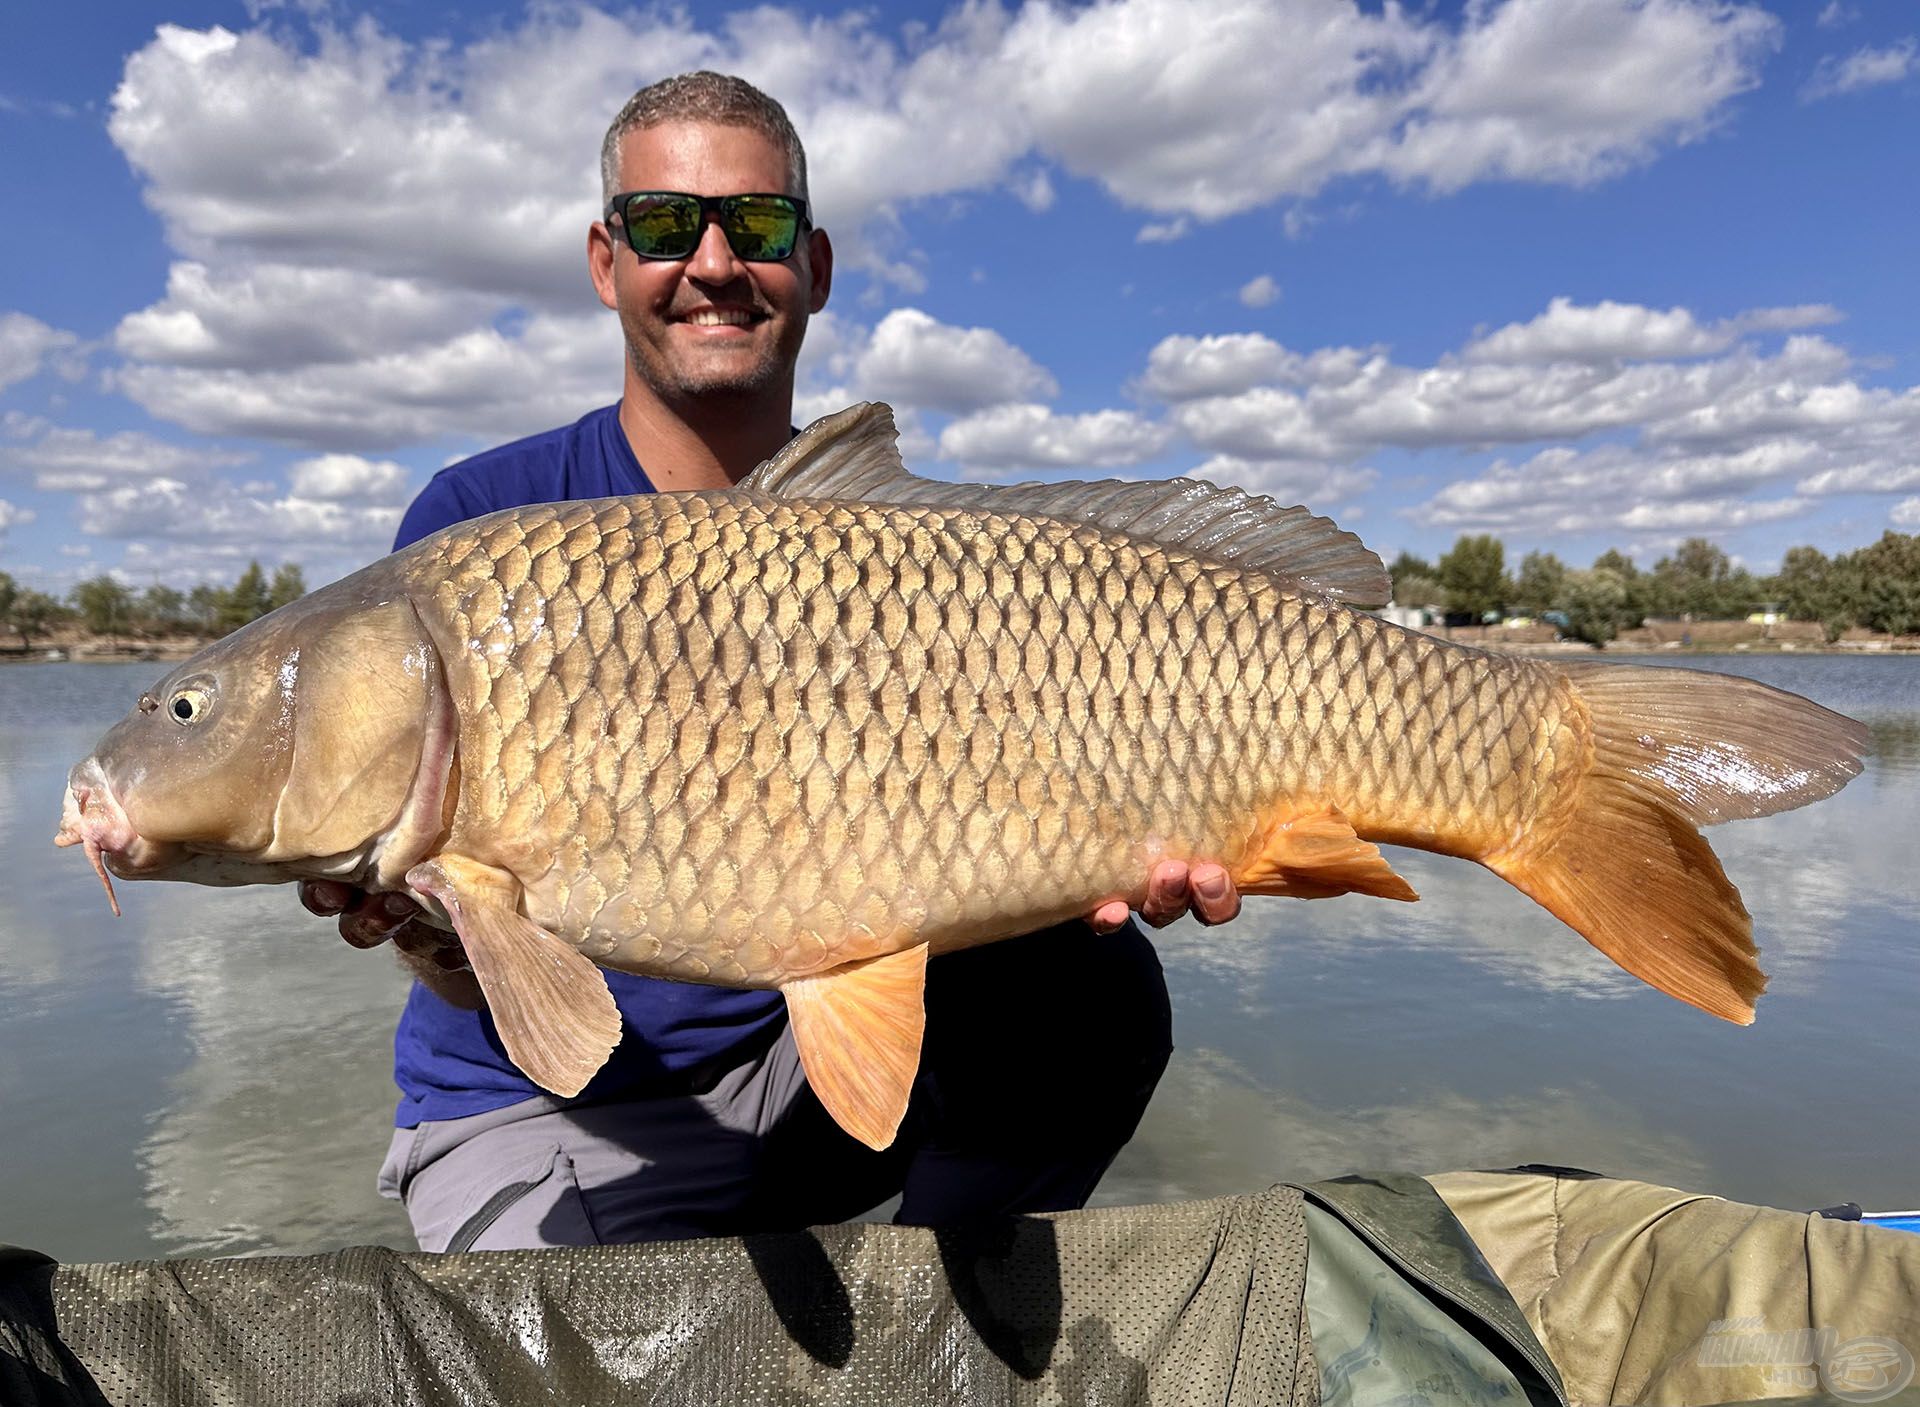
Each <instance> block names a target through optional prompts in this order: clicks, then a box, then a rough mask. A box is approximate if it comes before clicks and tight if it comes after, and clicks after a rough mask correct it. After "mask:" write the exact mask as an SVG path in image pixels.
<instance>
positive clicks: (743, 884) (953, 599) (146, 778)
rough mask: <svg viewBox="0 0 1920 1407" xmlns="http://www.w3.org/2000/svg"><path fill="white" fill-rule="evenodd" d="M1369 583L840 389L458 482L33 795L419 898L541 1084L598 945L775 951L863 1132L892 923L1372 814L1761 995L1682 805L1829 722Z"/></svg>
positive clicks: (1228, 520)
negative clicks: (560, 481)
mask: <svg viewBox="0 0 1920 1407" xmlns="http://www.w3.org/2000/svg"><path fill="white" fill-rule="evenodd" d="M1386 589H1387V582H1386V578H1385V573H1384V572H1383V571H1382V570H1381V567H1380V562H1379V559H1378V558H1377V557H1375V556H1374V555H1373V554H1372V553H1370V552H1368V551H1367V550H1366V549H1365V548H1363V547H1361V546H1360V544H1359V542H1358V541H1357V540H1356V539H1355V538H1353V537H1352V536H1351V535H1350V534H1347V533H1343V532H1341V531H1339V530H1338V529H1336V528H1335V527H1334V526H1333V525H1332V524H1331V523H1329V522H1327V521H1326V520H1325V519H1321V518H1315V517H1313V516H1311V515H1310V514H1308V513H1307V512H1306V511H1305V510H1304V509H1297V508H1280V507H1278V506H1277V505H1275V504H1273V503H1272V502H1271V501H1270V500H1265V499H1255V498H1250V497H1249V496H1247V495H1246V494H1243V493H1241V492H1239V491H1237V490H1231V489H1228V490H1222V489H1216V488H1214V487H1212V486H1211V485H1207V484H1202V483H1198V482H1195V481H1192V480H1175V481H1171V482H1164V483H1145V484H1140V483H1134V484H1127V483H1082V484H1054V485H1039V484H1036V485H1018V486H1011V487H995V486H983V485H978V484H970V485H969V484H944V483H937V482H934V481H930V480H926V479H920V478H916V477H915V476H913V475H910V474H908V473H907V471H906V470H905V469H904V468H903V467H902V466H901V463H900V460H899V456H898V453H897V451H896V449H895V447H894V431H893V420H892V415H891V412H889V411H888V409H887V408H886V407H885V406H864V407H855V408H853V409H851V410H848V411H845V412H842V413H841V414H839V415H835V416H830V417H828V418H826V419H824V420H821V421H819V422H817V423H816V424H814V425H813V426H812V427H810V428H809V429H808V430H807V431H806V432H805V433H804V434H802V435H800V436H799V437H797V438H796V439H795V440H794V441H793V442H792V443H791V444H789V445H788V446H787V447H786V449H784V450H783V451H782V452H781V453H780V454H779V455H778V456H776V457H775V458H774V459H772V460H770V461H768V462H767V463H766V464H764V465H762V466H761V467H760V468H759V469H757V470H755V471H754V473H753V475H752V476H750V477H749V478H748V479H747V480H746V481H745V482H743V483H742V484H741V485H740V486H739V488H737V489H734V490H728V491H723V492H705V493H686V494H660V495H651V496H642V497H634V498H615V499H600V500H593V501H584V502H574V503H559V504H547V505H543V506H539V507H531V508H518V509H512V510H509V511H506V512H501V513H495V514H492V515H490V516H488V517H485V518H479V519H475V520H473V521H471V522H467V523H461V524H458V525H456V526H454V527H451V528H448V529H446V530H444V531H442V532H439V533H436V534H435V535H434V536H432V537H430V538H426V539H424V540H423V541H421V542H419V543H416V544H414V545H413V546H411V547H409V548H407V549H406V550H405V551H402V552H398V553H395V554H394V555H393V556H390V557H387V558H385V559H383V560H381V561H379V562H376V563H374V564H373V565H371V566H369V567H367V568H365V569H364V570H362V571H360V572H357V573H355V574H354V575H352V576H350V577H347V578H345V579H343V580H341V581H338V582H335V583H334V584H333V585H331V586H328V587H326V588H324V589H322V590H319V591H316V592H314V593H313V594H312V595H310V596H307V597H305V598H304V599H302V600H300V601H298V602H296V603H294V604H293V605H290V606H287V607H284V608H282V609H281V610H278V611H275V612H274V613H272V614H271V615H268V616H265V617H263V618H262V619H260V620H258V621H256V622H254V623H253V624H252V625H250V626H248V627H246V628H245V629H244V630H241V631H238V632H237V633H235V634H233V635H231V636H228V637H227V638H226V639H224V640H222V641H220V642H218V643H217V644H215V645H213V646H211V647H209V648H208V649H206V650H205V651H203V652H201V653H200V654H199V655H197V656H196V657H194V658H193V659H191V660H189V661H187V662H186V663H185V664H182V665H181V666H180V667H179V668H177V669H175V670H174V671H173V672H172V673H171V674H169V675H168V676H167V677H166V678H165V679H163V680H161V681H160V683H159V684H157V685H156V686H155V687H154V688H153V689H152V690H151V691H149V692H147V693H145V694H142V695H141V696H140V700H139V702H138V704H137V705H136V707H135V708H134V710H133V712H132V713H131V714H129V715H128V717H127V718H126V719H125V720H124V721H122V722H121V723H119V724H118V725H117V726H115V727H114V729H113V730H112V731H111V732H109V733H108V734H107V736H106V737H105V739H104V740H102V742H101V743H100V746H99V747H98V748H97V749H96V750H95V752H94V753H93V755H92V756H91V757H89V758H87V759H86V760H85V761H84V762H82V763H80V764H79V765H78V766H77V767H75V768H74V769H73V773H72V776H71V779H70V790H69V794H68V796H67V800H66V809H65V815H64V817H63V819H62V823H61V828H60V834H59V837H58V839H59V842H60V843H61V844H65V845H72V844H81V845H84V846H85V847H86V849H87V851H88V853H89V855H90V857H92V858H93V860H94V863H95V865H96V867H99V865H100V864H101V859H102V857H103V856H104V860H105V865H106V867H107V868H109V869H111V870H112V872H113V873H114V874H117V875H120V876H122V877H124V878H127V879H149V878H154V879H184V880H193V881H197V882H200V883H206V884H245V883H253V882H272V881H284V880H290V879H294V878H297V877H303V876H307V877H319V876H325V877H331V878H335V879H342V880H347V881H351V882H353V883H355V884H359V885H363V886H365V887H367V888H370V889H374V890H404V891H408V892H410V893H412V894H414V895H416V896H418V897H420V898H421V899H422V900H423V901H424V902H425V903H426V904H427V905H428V907H429V909H430V911H431V912H432V914H433V915H434V916H435V917H436V918H437V919H439V920H440V921H443V922H445V923H447V924H449V925H450V926H451V927H452V928H453V929H454V930H455V931H456V932H457V933H458V935H459V937H460V940H461V942H462V945H463V946H464V948H465V950H466V953H467V957H468V960H469V961H470V962H471V964H472V966H473V970H474V972H475V974H476V975H477V977H478V979H479V982H480V985H481V988H482V990H483V991H484V993H485V995H486V998H487V1001H488V1004H489V1006H490V1007H491V1009H492V1012H493V1016H494V1019H495V1022H496V1024H497V1026H498V1028H499V1031H500V1036H501V1039H502V1041H503V1042H504V1044H505V1045H506V1048H507V1050H508V1052H509V1053H510V1054H511V1055H512V1056H513V1058H514V1060H515V1061H516V1062H517V1063H518V1064H519V1065H520V1067H521V1068H522V1069H523V1070H524V1071H525V1072H526V1073H527V1074H528V1075H529V1076H531V1077H532V1078H533V1079H535V1080H536V1081H538V1082H539V1083H540V1084H542V1085H543V1086H545V1087H546V1088H548V1089H551V1090H554V1091H556V1092H558V1093H561V1094H572V1093H575V1092H577V1091H578V1090H579V1089H580V1088H581V1086H583V1085H584V1084H585V1083H586V1081H587V1079H588V1078H589V1077H590V1076H591V1075H592V1074H593V1072H594V1071H595V1070H596V1069H598V1068H599V1066H600V1064H601V1063H602V1062H603V1061H604V1060H605V1059H606V1056H607V1054H608V1052H609V1051H610V1050H611V1049H612V1047H613V1044H614V1042H615V1041H617V1040H618V1038H619V1034H620V1026H619V1020H618V1016H617V1014H616V1011H615V1008H614V1005H613V1002H612V999H611V997H610V996H609V995H608V992H607V989H606V984H605V982H604V981H603V980H602V978H601V976H600V973H599V969H598V967H596V965H595V964H599V965H601V966H605V967H612V968H618V969H620V970H622V971H627V972H637V973H645V974H649V975H652V976H658V977H667V978H674V979H678V980H682V981H689V982H712V983H719V984H722V985H727V986H736V987H772V988H778V989H779V990H780V991H782V992H783V993H784V994H785V996H786V1000H787V1008H788V1011H789V1013H790V1014H791V1018H792V1023H793V1031H794V1037H795V1040H796V1042H797V1043H798V1046H799V1051H800V1056H801V1060H802V1062H803V1064H804V1067H805V1069H806V1073H807V1078H808V1081H809V1083H810V1084H811V1085H812V1086H813V1088H814V1090H815V1092H816V1093H818V1095H819V1096H820V1098H821V1100H822V1101H823V1102H824V1103H825V1105H826V1106H827V1108H828V1109H829V1110H830V1111H831V1112H832V1113H833V1115H834V1117H835V1118H836V1119H838V1120H839V1121H840V1123H841V1124H842V1126H843V1127H845V1128H846V1129H847V1130H848V1131H849V1132H851V1133H853V1134H854V1135H855V1136H856V1137H858V1138H860V1139H862V1140H863V1141H865V1142H867V1143H868V1144H871V1145H872V1146H874V1147H884V1146H886V1144H888V1143H889V1142H890V1141H891V1140H892V1138H893V1135H894V1132H895V1129H896V1128H897V1126H898V1124H899V1121H900V1117H901V1114H902V1112H903V1110H904V1109H905V1106H906V1101H907V1094H908V1090H909V1086H910V1085H911V1083H912V1080H913V1076H914V1071H915V1067H916V1065H917V1063H918V1059H919V1047H920V1038H921V1031H922V1026H923V1015H922V1000H921V994H922V986H923V982H924V979H925V974H926V964H927V958H928V956H929V954H937V953H940V952H942V951H945V950H948V949H953V948H963V947H968V946H971V945H974V944H979V943H986V942H991V941H993V940H995V939H999V938H1005V937H1009V936H1012V935H1014V934H1019V933H1026V932H1030V931H1033V930H1035V929H1039V928H1042V927H1045V926H1047V925H1049V924H1052V923H1056V922H1059V921H1061V920H1064V919H1067V918H1070V917H1073V916H1076V915H1081V914H1085V913H1089V912H1091V911H1092V909H1093V908H1094V906H1095V905H1096V903H1097V902H1098V901H1099V900H1101V899H1103V898H1107V897H1109V896H1112V895H1116V894H1123V895H1124V894H1131V895H1134V896H1135V897H1136V898H1137V897H1138V896H1139V894H1140V891H1141V888H1142V885H1143V883H1144V880H1145V876H1146V874H1147V872H1148V869H1149V867H1150V865H1151V863H1152V862H1153V861H1154V860H1155V859H1156V858H1158V857H1160V856H1174V857H1180V858H1191V859H1198V858H1208V857H1211V858H1217V859H1219V860H1220V861H1222V862H1223V863H1225V864H1226V865H1227V867H1228V868H1229V870H1230V871H1231V873H1232V874H1233V877H1234V880H1235V882H1236V883H1237V884H1238V885H1239V887H1240V889H1241V890H1242V891H1243V892H1245V893H1250V894H1287V895H1296V896H1300V897H1304V898H1319V897H1324V896H1327V895H1333V894H1341V893H1347V892H1351V891H1357V892H1360V893H1365V894H1375V895H1380V896H1383V897H1386V898H1394V899H1412V898H1414V897H1415V896H1414V893H1413V891H1412V890H1411V889H1410V888H1409V887H1408V886H1407V884H1406V883H1405V881H1403V880H1402V879H1401V878H1400V877H1399V876H1398V875H1397V874H1395V873H1394V872H1393V870H1392V869H1391V868H1390V867H1389V865H1388V862H1387V860H1386V859H1385V857H1383V856H1382V855H1381V853H1380V851H1379V850H1378V849H1376V848H1375V844H1376V843H1377V842H1390V843H1393V844H1397V845H1410V846H1415V847H1417V848H1420V849H1423V850H1433V851H1438V852H1440V853H1443V854H1448V855H1457V856H1460V857H1462V858H1465V859H1470V860H1477V861H1479V862H1480V863H1481V864H1483V865H1485V866H1487V867H1488V868H1489V869H1491V870H1493V871H1494V872H1495V873H1497V874H1499V875H1501V876H1503V877H1504V878H1506V879H1507V880H1509V881H1510V882H1511V883H1513V884H1514V885H1516V886H1518V887H1519V888H1520V889H1522V890H1523V891H1525V892H1526V893H1527V894H1529V895H1531V896H1533V898H1535V899H1537V900H1538V901H1539V902H1540V903H1541V904H1543V905H1545V906H1546V907H1547V908H1548V909H1549V910H1551V911H1552V912H1553V913H1554V914H1556V915H1558V916H1559V917H1560V918H1562V919H1564V920H1565V921H1566V922H1567V923H1568V924H1570V925H1572V926H1573V927H1574V928H1575V929H1577V930H1578V931H1579V932H1580V933H1582V934H1583V935H1584V936H1585V937H1586V938H1587V939H1588V940H1589V941H1591V942H1592V943H1593V944H1594V945H1595V946H1597V947H1598V948H1599V949H1600V950H1601V951H1602V952H1604V953H1606V954H1607V955H1608V956H1609V957H1611V958H1613V959H1614V960H1615V961H1616V962H1618V963H1619V964H1620V965H1621V966H1622V967H1624V968H1626V969H1627V970H1628V971H1629V972H1632V973H1634V974H1636V975H1638V976H1639V977H1642V978H1644V979H1645V980H1646V981H1648V982H1650V983H1652V984H1653V985H1654V986H1656V987H1659V988H1660V989H1661V990H1662V991H1665V992H1668V993H1671V994H1672V995H1674V996H1676V997H1678V998H1680V999H1681V1000H1683V1001H1688V1002H1691V1003H1693V1004H1694V1005H1696V1006H1699V1007H1701V1008H1703V1009H1704V1010H1706V1011H1709V1012H1712V1013H1713V1014H1714V1015H1716V1016H1722V1017H1725V1018H1727V1019H1728V1020H1732V1021H1739V1022H1746V1021H1750V1020H1751V1019H1752V1015H1753V1000H1754V997H1755V996H1756V995H1757V994H1758V993H1759V991H1760V990H1761V987H1762V986H1763V985H1764V979H1763V978H1762V976H1761V973H1760V970H1759V968H1758V966H1757V965H1756V963H1755V957H1754V947H1753V942H1752V938H1751V926H1750V924H1749V921H1748V917H1747V913H1746V910H1745V909H1744V908H1743V907H1742V906H1741V903H1740V897H1739V894H1738V892H1737V891H1736V890H1735V889H1734V887H1733V885H1732V884H1731V883H1730V882H1729V881H1728V880H1727V877H1726V875H1725V874H1724V873H1723V871H1722V870H1721V868H1720V864H1719V862H1718V861H1717V860H1716V859H1715V857H1714V854H1713V851H1712V850H1711V848H1710V847H1709V846H1708V845H1707V843H1706V842H1705V840H1703V839H1702V838H1701V835H1700V833H1699V830H1698V829H1697V827H1699V826H1700V825H1704V824H1707V823H1710V822H1715V821H1722V820H1727V819H1729V818H1732V817H1739V816H1759V815H1765V814H1767V813H1770V812H1774V811H1780V810H1785V809H1787V808H1789V807H1793V806H1799V805H1801V804H1803V803H1805V802H1808V801H1812V800H1814V799H1816V798H1819V797H1823V796H1826V795H1828V794H1830V793H1831V792H1833V791H1835V790H1837V789H1838V788H1839V787H1840V786H1842V785H1843V784H1844V783H1845V782H1846V781H1847V779H1848V778H1850V777H1852V776H1853V775H1854V774H1855V773H1856V772H1857V771H1858V770H1859V766H1860V763H1859V756H1860V753H1861V752H1862V750H1863V748H1864V745H1865V732H1864V730H1863V729H1862V728H1861V727H1860V726H1859V725H1858V724H1856V723H1854V722H1852V721H1850V720H1848V719H1845V718H1842V717H1840V716H1839V715H1837V714H1834V713H1830V712H1828V711H1827V710H1826V709H1823V708H1820V707H1818V706H1817V705H1815V704H1812V703H1809V702H1808V701H1807V700H1805V699H1802V698H1799V697H1797V696H1795V695H1791V694H1786V693H1781V692H1779V691H1777V690H1774V689H1770V688H1767V687H1765V686H1763V685H1760V684H1756V683H1753V682H1750V681H1748V680H1744V679H1736V678H1729V677H1725V676H1721V675H1708V674H1699V673H1690V672H1682V671H1673V670H1664V669H1659V670H1656V669H1637V668H1631V667H1626V666H1608V665H1600V664H1582V665H1572V666H1568V665H1558V666H1556V665H1549V664H1543V663H1537V662H1533V661H1528V660H1522V659H1513V658H1505V657H1502V656H1499V655H1491V654H1486V653H1484V652H1482V651H1479V650H1473V649H1466V648H1462V647H1459V646H1455V645H1451V644H1447V643H1445V642H1442V641H1440V640H1436V639H1433V638H1430V637H1428V636H1425V635H1421V634H1417V633H1414V632H1411V631H1407V630H1402V629H1399V628H1397V627H1395V626H1393V625H1390V624H1387V623H1385V622H1383V621H1380V620H1378V619H1376V618H1374V617H1373V616H1370V615H1367V614H1365V613H1363V612H1362V611H1360V610H1357V609H1354V607H1353V606H1352V605H1349V604H1347V603H1349V602H1357V603H1362V604H1371V603H1373V602H1377V601H1379V600H1382V599H1384V598H1385V596H1386ZM101 878H102V880H103V881H105V880H106V871H105V870H102V872H101ZM108 887H109V893H110V894H111V885H110V884H109V886H108Z"/></svg>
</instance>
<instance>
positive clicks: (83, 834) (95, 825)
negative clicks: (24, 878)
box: [53, 757, 177, 918]
mask: <svg viewBox="0 0 1920 1407" xmlns="http://www.w3.org/2000/svg"><path fill="white" fill-rule="evenodd" d="M53 843H54V844H55V845H59V846H69V845H78V846H80V847H81V848H82V849H83V850H84V851H85V852H86V856H87V863H88V864H90V865H92V866H93V872H94V873H95V874H97V875H99V876H100V886H101V888H103V889H105V890H106V891H107V903H108V905H109V906H110V907H111V908H112V909H113V915H114V917H115V918H118V917H119V916H120V900H119V899H118V898H117V897H116V896H115V894H114V892H113V879H112V877H111V875H110V874H109V873H108V872H109V871H111V872H112V874H116V875H119V876H120V878H122V879H144V878H145V877H146V876H147V875H149V874H151V873H152V872H153V871H154V870H157V869H160V868H162V867H163V866H165V864H166V863H167V860H168V858H169V857H170V855H171V854H172V852H173V851H174V850H175V849H176V848H177V847H174V846H169V845H156V844H155V843H154V842H152V841H150V840H148V839H146V838H145V837H144V836H142V835H141V834H140V833H139V832H138V831H136V830H135V829H134V828H133V822H132V821H130V820H128V819H127V812H126V808H125V807H123V806H122V805H121V804H120V802H119V800H118V798H116V797H115V796H114V794H113V788H112V787H111V786H110V785H109V784H108V782H107V776H106V773H105V771H104V770H102V768H101V766H100V763H99V761H98V760H97V759H95V758H91V757H89V758H88V759H87V760H86V761H85V762H82V763H81V764H80V765H79V766H78V767H75V768H74V769H73V771H72V772H71V773H70V774H69V775H68V778H67V794H66V797H65V799H64V800H63V801H62V803H61V807H60V829H59V830H58V831H56V832H55V833H54V837H53Z"/></svg>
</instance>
